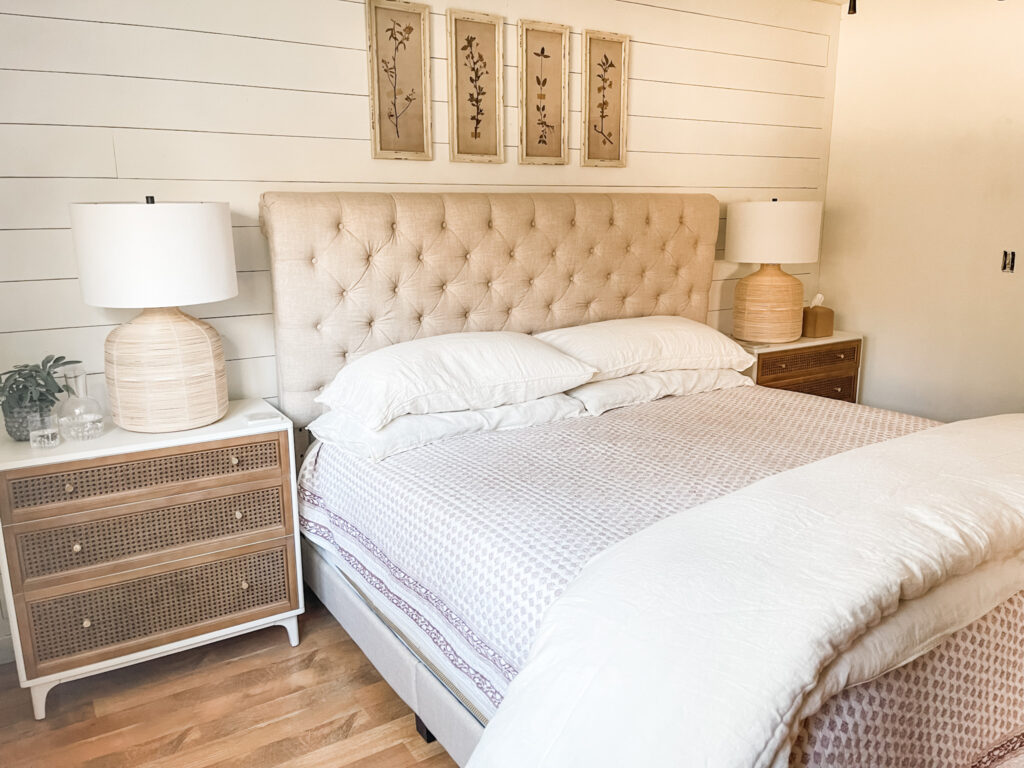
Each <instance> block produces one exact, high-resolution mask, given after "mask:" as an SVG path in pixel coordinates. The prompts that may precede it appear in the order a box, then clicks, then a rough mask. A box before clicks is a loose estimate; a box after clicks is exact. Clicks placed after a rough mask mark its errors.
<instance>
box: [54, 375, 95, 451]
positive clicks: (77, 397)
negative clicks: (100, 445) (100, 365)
mask: <svg viewBox="0 0 1024 768" xmlns="http://www.w3.org/2000/svg"><path fill="white" fill-rule="evenodd" d="M64 383H65V384H66V385H67V387H68V396H67V398H66V399H65V400H64V402H62V403H61V404H60V405H59V406H58V409H59V412H58V419H57V423H58V424H59V425H60V434H61V437H63V438H64V439H65V440H92V439H93V438H94V437H99V436H100V435H102V434H103V409H102V408H100V404H99V402H97V400H96V399H95V398H92V397H89V384H88V380H87V379H86V374H85V368H82V367H81V366H80V365H76V366H73V367H71V368H65V369H64Z"/></svg>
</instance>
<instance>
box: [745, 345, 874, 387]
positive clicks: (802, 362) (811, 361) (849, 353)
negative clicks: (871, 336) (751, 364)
mask: <svg viewBox="0 0 1024 768" xmlns="http://www.w3.org/2000/svg"><path fill="white" fill-rule="evenodd" d="M859 351H860V345H859V344H857V343H856V342H851V343H850V344H844V345H842V346H834V347H812V348H811V349H798V350H793V351H791V352H776V353H771V354H766V355H762V356H761V358H760V370H759V376H760V377H762V378H763V377H768V376H788V375H792V374H798V373H804V372H807V371H814V370H817V369H819V368H829V367H831V366H836V365H851V366H856V365H857V364H858V363H859V362H860V361H859V360H858V358H859V354H858V353H859Z"/></svg>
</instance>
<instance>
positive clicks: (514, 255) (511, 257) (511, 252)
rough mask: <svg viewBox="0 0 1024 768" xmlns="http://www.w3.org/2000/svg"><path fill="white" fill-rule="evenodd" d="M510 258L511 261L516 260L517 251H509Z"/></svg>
mask: <svg viewBox="0 0 1024 768" xmlns="http://www.w3.org/2000/svg"><path fill="white" fill-rule="evenodd" d="M508 257H509V258H510V259H514V258H515V257H516V252H515V251H509V252H508Z"/></svg>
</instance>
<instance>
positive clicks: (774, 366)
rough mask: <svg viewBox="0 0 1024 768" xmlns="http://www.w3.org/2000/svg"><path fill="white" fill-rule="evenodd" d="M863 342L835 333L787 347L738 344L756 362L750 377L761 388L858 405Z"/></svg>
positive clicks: (857, 335)
mask: <svg viewBox="0 0 1024 768" xmlns="http://www.w3.org/2000/svg"><path fill="white" fill-rule="evenodd" d="M863 341H864V337H863V336H861V335H860V334H859V333H850V332H848V331H836V332H835V333H834V334H832V335H831V336H823V337H821V338H817V339H809V338H806V337H801V338H799V339H797V340H796V341H791V342H789V343H787V344H754V343H751V342H747V341H738V343H739V344H740V345H741V346H742V347H743V348H744V349H745V350H747V351H748V352H749V353H750V354H752V355H754V357H756V358H757V362H756V363H754V367H753V368H752V369H751V370H750V371H749V374H750V376H751V377H752V378H753V379H754V382H755V383H757V384H760V385H761V386H762V387H773V388H775V389H788V390H791V391H793V392H806V393H807V394H809V395H818V396H820V397H829V398H832V399H833V400H845V401H847V402H849V403H855V402H857V383H858V379H859V378H860V362H861V356H862V352H863Z"/></svg>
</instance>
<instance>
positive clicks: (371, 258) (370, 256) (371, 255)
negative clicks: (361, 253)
mask: <svg viewBox="0 0 1024 768" xmlns="http://www.w3.org/2000/svg"><path fill="white" fill-rule="evenodd" d="M371 261H373V254H372V253H368V254H366V263H367V264H369V263H370V262H371Z"/></svg>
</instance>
